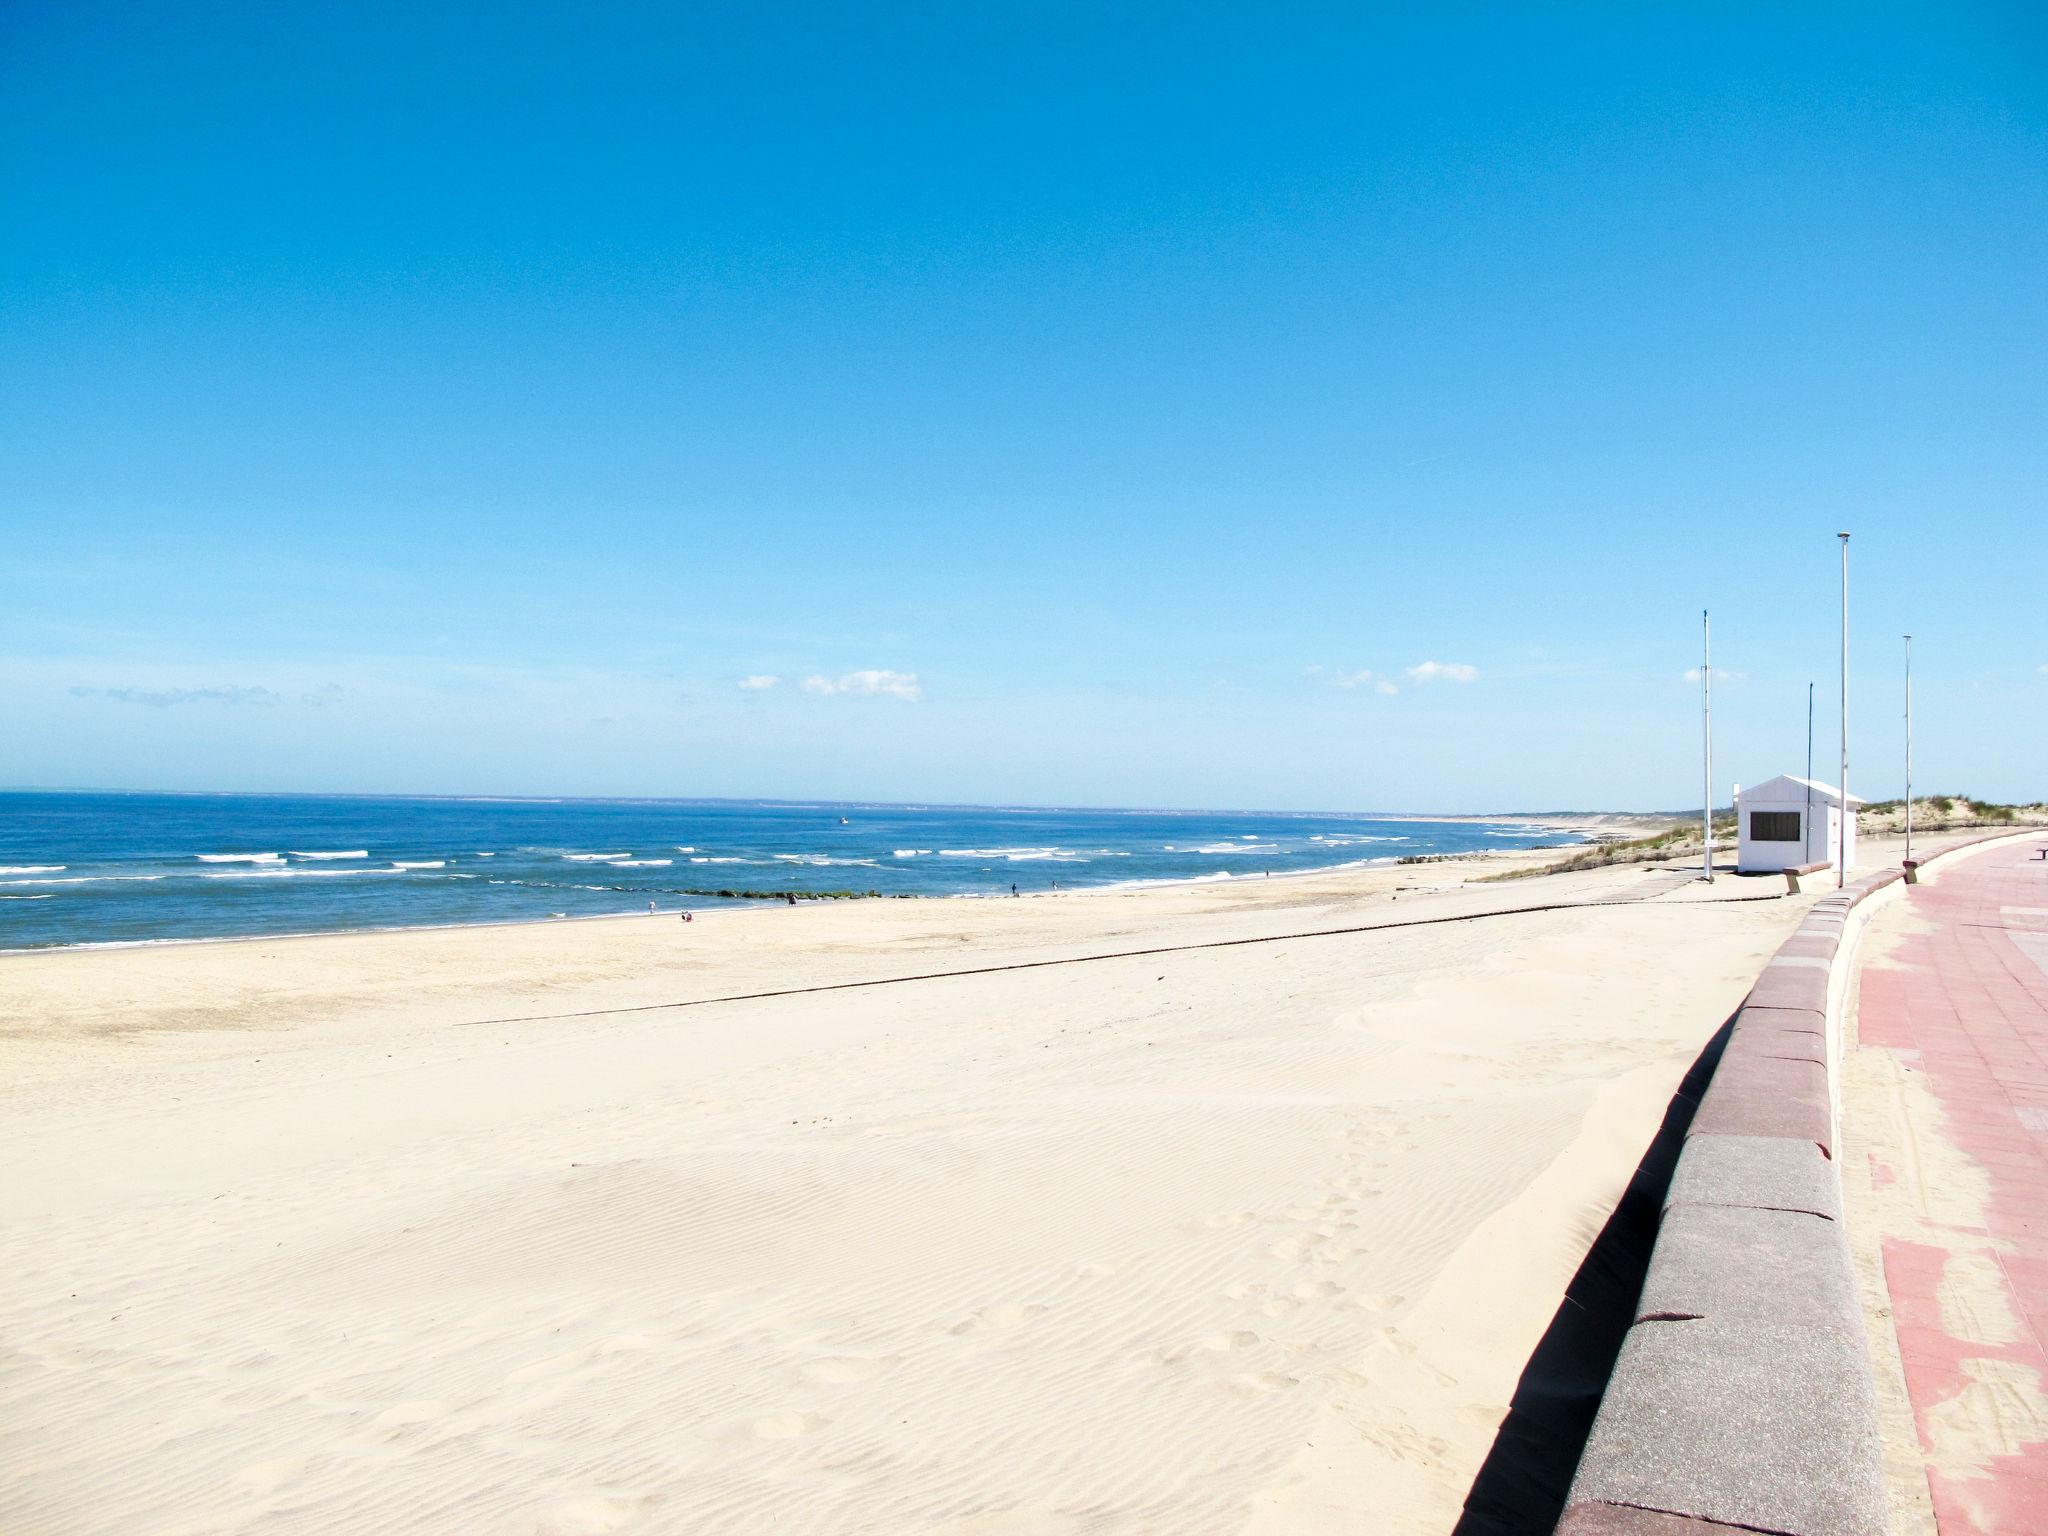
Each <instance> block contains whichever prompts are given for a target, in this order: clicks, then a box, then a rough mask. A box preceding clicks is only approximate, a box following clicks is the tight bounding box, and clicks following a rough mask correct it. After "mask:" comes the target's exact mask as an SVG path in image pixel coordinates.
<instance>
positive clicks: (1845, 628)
mask: <svg viewBox="0 0 2048 1536" xmlns="http://www.w3.org/2000/svg"><path fill="white" fill-rule="evenodd" d="M1835 537H1836V538H1838V539H1840V540H1841V541H1842V776H1841V782H1840V783H1839V784H1837V785H1836V786H1835V788H1836V793H1837V794H1839V795H1840V796H1841V797H1842V824H1841V833H1840V836H1839V837H1837V838H1836V840H1835V889H1836V890H1840V889H1841V888H1842V887H1843V886H1845V885H1847V884H1848V883H1849V828H1850V827H1851V825H1853V823H1851V821H1850V820H1849V818H1850V817H1851V816H1853V815H1854V814H1855V812H1854V811H1852V810H1850V809H1849V535H1848V534H1846V533H1838V534H1836V535H1835Z"/></svg>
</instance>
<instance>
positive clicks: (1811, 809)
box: [1735, 773, 1864, 875]
mask: <svg viewBox="0 0 2048 1536" xmlns="http://www.w3.org/2000/svg"><path fill="white" fill-rule="evenodd" d="M1863 803H1864V801H1863V800H1862V799H1861V798H1860V797H1858V796H1856V795H1851V796H1849V804H1850V805H1851V806H1858V805H1862V804H1863ZM1735 820H1736V828H1737V831H1736V854H1735V867H1736V868H1737V869H1739V870H1741V871H1742V873H1744V874H1746V875H1750V874H1759V873H1769V872H1770V871H1772V870H1780V869H1793V868H1796V867H1798V866H1799V865H1801V864H1819V863H1823V862H1825V863H1829V864H1832V863H1834V862H1835V851H1836V847H1837V845H1838V844H1839V842H1840V840H1841V839H1842V838H1844V837H1846V838H1847V839H1848V851H1849V857H1848V860H1847V862H1848V863H1849V864H1854V863H1855V862H1856V818H1855V816H1854V815H1851V816H1850V817H1849V818H1848V820H1847V823H1846V824H1845V823H1844V821H1843V818H1842V793H1841V791H1840V790H1838V789H1836V788H1835V787H1834V786H1833V785H1832V784H1819V783H1816V782H1814V781H1813V780H1812V779H1802V778H1799V777H1798V776H1797V775H1795V774H1790V773H1781V774H1779V775H1778V777H1776V778H1775V779H1767V780H1765V781H1764V782H1763V783H1761V784H1752V785H1751V786H1750V787H1749V788H1748V789H1745V790H1743V791H1742V793H1741V794H1740V795H1739V796H1738V797H1737V798H1736V801H1735Z"/></svg>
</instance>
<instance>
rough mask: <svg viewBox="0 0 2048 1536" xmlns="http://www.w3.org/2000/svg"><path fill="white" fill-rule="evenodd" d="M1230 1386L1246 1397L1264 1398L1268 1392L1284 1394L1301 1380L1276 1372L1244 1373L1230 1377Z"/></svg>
mask: <svg viewBox="0 0 2048 1536" xmlns="http://www.w3.org/2000/svg"><path fill="white" fill-rule="evenodd" d="M1230 1385H1231V1387H1232V1388H1234V1389H1235V1390H1236V1391H1238V1392H1241V1393H1243V1394H1244V1395H1245V1396H1246V1397H1264V1396H1265V1395H1266V1394H1267V1393H1269V1392H1285V1391H1286V1390H1287V1389H1288V1388H1289V1387H1298V1386H1300V1385H1301V1378H1300V1377H1299V1376H1283V1375H1281V1374H1280V1372H1278V1371H1246V1372H1245V1373H1244V1374H1243V1375H1241V1376H1233V1377H1231V1378H1230Z"/></svg>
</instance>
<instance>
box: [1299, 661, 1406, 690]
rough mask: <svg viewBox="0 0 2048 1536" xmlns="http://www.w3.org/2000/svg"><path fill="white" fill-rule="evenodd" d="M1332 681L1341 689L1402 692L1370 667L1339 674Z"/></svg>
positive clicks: (1393, 683)
mask: <svg viewBox="0 0 2048 1536" xmlns="http://www.w3.org/2000/svg"><path fill="white" fill-rule="evenodd" d="M1316 670H1317V671H1321V670H1322V669H1321V668H1317V669H1316ZM1330 681H1331V682H1333V683H1335V684H1336V685H1337V686H1338V687H1339V688H1370V689H1371V690H1372V691H1373V692H1374V693H1381V694H1389V695H1391V694H1396V693H1399V692H1400V691H1401V688H1400V685H1399V684H1398V683H1396V682H1394V681H1393V680H1392V679H1390V678H1385V677H1381V676H1380V675H1379V674H1378V673H1377V672H1375V671H1373V670H1372V668H1370V667H1362V668H1360V669H1359V670H1358V671H1356V672H1339V673H1337V674H1336V675H1335V676H1333V677H1332V678H1331V679H1330Z"/></svg>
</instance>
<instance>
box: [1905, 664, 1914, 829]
mask: <svg viewBox="0 0 2048 1536" xmlns="http://www.w3.org/2000/svg"><path fill="white" fill-rule="evenodd" d="M1906 862H1907V863H1908V864H1910V863H1912V862H1913V637H1912V636H1911V635H1908V636H1906Z"/></svg>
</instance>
